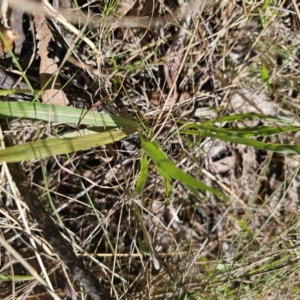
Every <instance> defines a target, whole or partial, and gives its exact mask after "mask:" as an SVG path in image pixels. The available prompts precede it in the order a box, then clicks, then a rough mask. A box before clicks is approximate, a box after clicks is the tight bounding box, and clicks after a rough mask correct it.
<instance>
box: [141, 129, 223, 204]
mask: <svg viewBox="0 0 300 300" xmlns="http://www.w3.org/2000/svg"><path fill="white" fill-rule="evenodd" d="M140 138H141V141H142V146H143V148H144V149H145V151H146V152H147V153H148V155H149V156H150V158H151V159H152V161H153V163H154V164H155V166H156V168H157V170H158V172H159V173H160V175H161V176H162V177H164V178H165V179H166V180H169V179H171V178H172V179H176V180H178V181H180V182H181V183H183V184H185V185H186V186H187V187H188V188H189V189H190V190H191V191H192V192H193V193H194V194H196V195H197V189H198V190H202V191H206V192H210V193H212V194H214V195H216V196H218V197H220V198H222V199H225V200H228V197H227V196H225V195H224V194H223V193H221V192H219V191H217V190H216V189H214V188H212V187H209V186H207V185H206V184H204V183H203V182H201V181H199V180H197V179H195V178H194V177H192V176H191V175H189V174H187V173H185V172H183V171H182V170H181V169H180V168H178V167H177V166H176V165H175V164H174V163H172V162H171V161H170V160H168V158H167V156H166V155H165V153H164V152H163V151H162V150H161V149H160V148H159V147H158V146H157V145H156V144H155V142H150V141H148V140H147V139H146V138H144V137H143V136H142V135H141V134H140ZM197 196H198V195H197Z"/></svg>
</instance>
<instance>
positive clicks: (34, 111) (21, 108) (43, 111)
mask: <svg viewBox="0 0 300 300" xmlns="http://www.w3.org/2000/svg"><path fill="white" fill-rule="evenodd" d="M0 118H22V119H34V120H42V121H46V122H51V123H68V124H69V123H75V124H83V125H92V126H97V127H100V126H102V127H132V126H136V125H137V123H136V122H135V121H133V120H130V119H125V118H121V117H114V116H111V115H109V114H105V113H99V112H95V111H88V110H83V109H78V108H74V107H68V106H59V105H48V104H44V103H31V102H1V103H0Z"/></svg>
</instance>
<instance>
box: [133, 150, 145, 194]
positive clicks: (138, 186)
mask: <svg viewBox="0 0 300 300" xmlns="http://www.w3.org/2000/svg"><path fill="white" fill-rule="evenodd" d="M140 164H141V166H140V174H139V177H138V180H137V182H136V187H135V193H136V195H137V196H138V195H140V194H141V193H142V191H143V188H144V185H145V182H146V180H147V176H148V160H147V154H146V153H145V152H144V153H143V155H142V157H141V162H140Z"/></svg>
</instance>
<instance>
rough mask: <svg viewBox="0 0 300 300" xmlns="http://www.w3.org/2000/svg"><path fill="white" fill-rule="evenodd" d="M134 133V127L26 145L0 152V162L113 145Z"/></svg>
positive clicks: (38, 157) (18, 160)
mask: <svg viewBox="0 0 300 300" xmlns="http://www.w3.org/2000/svg"><path fill="white" fill-rule="evenodd" d="M136 131H137V128H136V127H131V128H125V129H122V130H112V131H107V132H102V133H96V134H89V135H84V136H77V137H72V138H57V139H48V140H43V141H38V142H34V143H26V144H23V145H18V146H13V147H8V148H6V149H3V150H0V161H5V162H20V161H23V160H30V159H40V158H43V157H46V156H52V155H59V154H65V153H70V152H75V151H80V150H85V149H89V148H92V147H98V146H101V145H105V144H110V143H113V142H115V141H118V140H120V139H122V138H125V137H126V136H128V135H129V134H132V133H134V132H136Z"/></svg>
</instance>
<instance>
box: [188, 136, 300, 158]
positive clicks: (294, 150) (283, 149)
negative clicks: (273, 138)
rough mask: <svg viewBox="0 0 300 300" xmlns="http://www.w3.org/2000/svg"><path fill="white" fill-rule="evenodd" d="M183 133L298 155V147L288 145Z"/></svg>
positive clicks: (299, 148) (299, 151)
mask: <svg viewBox="0 0 300 300" xmlns="http://www.w3.org/2000/svg"><path fill="white" fill-rule="evenodd" d="M183 132H184V133H188V134H191V135H199V136H201V137H211V138H215V139H219V140H222V141H226V142H232V143H236V144H243V145H247V146H251V147H255V148H257V149H262V150H266V151H272V152H278V153H295V154H300V147H299V146H296V145H288V144H268V143H264V142H260V141H256V140H254V139H247V138H240V137H232V136H230V135H226V134H215V133H212V132H209V131H204V130H203V131H202V130H199V131H196V130H194V131H193V130H189V131H185V130H184V131H183Z"/></svg>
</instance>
